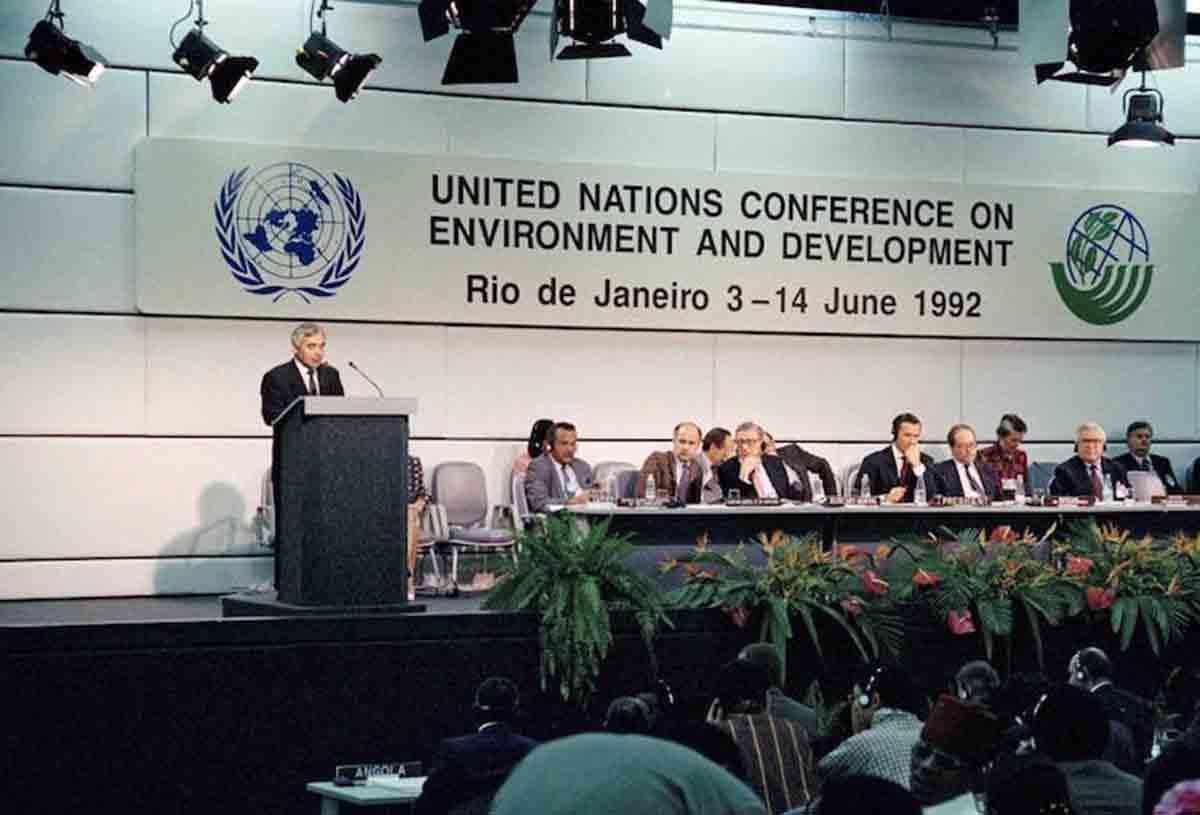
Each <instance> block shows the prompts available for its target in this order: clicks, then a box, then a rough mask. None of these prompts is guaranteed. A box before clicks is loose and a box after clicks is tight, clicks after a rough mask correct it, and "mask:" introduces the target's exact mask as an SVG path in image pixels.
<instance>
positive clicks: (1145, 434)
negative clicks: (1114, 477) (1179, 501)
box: [1113, 421, 1183, 495]
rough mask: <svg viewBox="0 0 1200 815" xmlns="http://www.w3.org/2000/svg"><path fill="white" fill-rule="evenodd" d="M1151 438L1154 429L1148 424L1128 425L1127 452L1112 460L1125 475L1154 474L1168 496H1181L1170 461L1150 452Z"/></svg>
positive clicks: (1181, 489) (1126, 435)
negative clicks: (1132, 473)
mask: <svg viewBox="0 0 1200 815" xmlns="http://www.w3.org/2000/svg"><path fill="white" fill-rule="evenodd" d="M1153 438H1154V428H1153V427H1152V426H1151V425H1150V423H1149V422H1146V421H1139V422H1132V423H1130V425H1129V427H1128V428H1126V430H1125V446H1126V447H1128V448H1129V451H1128V452H1126V453H1122V454H1121V455H1119V456H1117V457H1116V458H1115V459H1113V460H1114V461H1116V462H1117V464H1120V465H1121V467H1122V468H1124V470H1125V472H1126V473H1127V474H1128V473H1131V472H1135V471H1137V472H1144V473H1154V474H1155V475H1156V476H1158V480H1159V481H1160V482H1161V483H1162V485H1163V490H1164V491H1165V492H1166V493H1167V494H1168V495H1182V494H1183V487H1181V486H1180V485H1179V482H1178V481H1176V480H1175V468H1174V467H1172V466H1171V461H1170V459H1168V458H1166V457H1164V456H1156V455H1154V454H1153V453H1151V452H1150V445H1151V443H1152V439H1153Z"/></svg>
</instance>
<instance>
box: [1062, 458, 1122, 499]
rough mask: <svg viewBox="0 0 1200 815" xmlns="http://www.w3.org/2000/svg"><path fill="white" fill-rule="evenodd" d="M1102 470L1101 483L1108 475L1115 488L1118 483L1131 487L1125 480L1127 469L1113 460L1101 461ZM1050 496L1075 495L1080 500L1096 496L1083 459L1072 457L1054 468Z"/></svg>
mask: <svg viewBox="0 0 1200 815" xmlns="http://www.w3.org/2000/svg"><path fill="white" fill-rule="evenodd" d="M1100 470H1101V475H1100V480H1101V481H1103V480H1104V476H1106V475H1107V476H1111V477H1112V482H1113V487H1114V488H1115V487H1116V486H1117V484H1118V483H1121V484H1124V485H1125V486H1126V487H1128V486H1129V481H1128V479H1126V478H1125V468H1124V467H1122V466H1121V465H1120V464H1117V463H1116V462H1115V461H1113V460H1112V459H1111V458H1103V457H1102V458H1101V459H1100ZM1050 494H1051V495H1074V496H1077V497H1079V498H1084V497H1087V496H1090V495H1095V492H1094V491H1093V490H1092V477H1091V475H1090V472H1089V470H1088V466H1087V465H1086V464H1084V463H1083V459H1081V458H1080V457H1079V456H1072V457H1071V458H1069V459H1067V460H1066V461H1064V462H1063V463H1062V464H1059V465H1058V466H1057V467H1055V468H1054V477H1053V478H1052V479H1050Z"/></svg>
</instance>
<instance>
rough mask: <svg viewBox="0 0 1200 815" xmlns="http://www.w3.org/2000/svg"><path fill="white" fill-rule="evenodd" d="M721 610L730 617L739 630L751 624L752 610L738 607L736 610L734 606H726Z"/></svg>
mask: <svg viewBox="0 0 1200 815" xmlns="http://www.w3.org/2000/svg"><path fill="white" fill-rule="evenodd" d="M721 610H722V611H724V612H725V613H726V614H727V615H729V619H730V620H731V621H732V622H733V624H734V625H736V626H737V627H738V628H745V627H746V623H748V622H750V609H748V608H746V607H745V606H738V607H737V608H734V607H733V606H725V607H724V608H722V609H721Z"/></svg>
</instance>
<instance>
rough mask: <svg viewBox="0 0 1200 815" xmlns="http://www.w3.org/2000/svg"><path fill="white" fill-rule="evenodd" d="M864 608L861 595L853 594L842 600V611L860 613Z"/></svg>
mask: <svg viewBox="0 0 1200 815" xmlns="http://www.w3.org/2000/svg"><path fill="white" fill-rule="evenodd" d="M862 610H863V601H862V598H861V597H859V596H857V595H854V594H852V595H850V596H849V597H847V598H845V599H844V600H842V611H844V612H846V613H847V614H851V615H853V614H860V613H861V612H862Z"/></svg>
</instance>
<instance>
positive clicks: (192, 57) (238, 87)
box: [171, 0, 258, 104]
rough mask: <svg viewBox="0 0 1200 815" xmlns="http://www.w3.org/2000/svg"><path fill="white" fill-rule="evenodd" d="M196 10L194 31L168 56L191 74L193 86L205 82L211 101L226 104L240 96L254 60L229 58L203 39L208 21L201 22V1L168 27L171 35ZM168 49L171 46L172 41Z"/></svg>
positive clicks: (213, 43)
mask: <svg viewBox="0 0 1200 815" xmlns="http://www.w3.org/2000/svg"><path fill="white" fill-rule="evenodd" d="M197 6H198V7H199V14H198V15H197V18H196V27H195V28H193V29H192V30H191V31H189V32H188V33H187V36H186V37H184V38H183V40H182V41H181V42H180V43H179V45H178V46H176V47H175V53H174V54H172V55H171V59H173V60H174V61H175V64H176V65H178V66H179V67H180V68H182V69H183V70H185V71H187V72H188V73H189V74H191V75H192V76H193V77H194V78H195V79H196V81H197V82H203V81H204V80H205V79H207V80H208V83H209V85H210V86H211V87H212V95H213V99H216V100H217V101H218V102H220V103H222V104H227V103H229V102H231V101H233V98H234V97H235V96H237V95H238V94H239V93H241V91H242V88H244V87H246V83H247V82H249V81H250V78H251V77H252V76H253V75H254V71H255V70H257V69H258V60H256V59H255V58H254V57H234V56H230V55H229V52H227V51H225V50H224V49H222V48H221V47H220V46H219V45H217V44H216V43H215V42H213V41H212V40H210V39H209V38H208V37H206V36H204V26H206V25H208V21H207V20H205V19H204V2H203V0H194V2H192V3H191V5H190V6H189V8H188V13H187V14H185V15H183V17H181V18H179V19H178V20H176V21H175V25H173V26H171V31H172V33H173V32H174V30H175V27H176V26H178V25H179V24H180V23H181V22H183V21H184V20H186V19H187V18H188V17H189V16H191V13H192V9H193V8H195V7H197ZM172 45H174V40H172Z"/></svg>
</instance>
